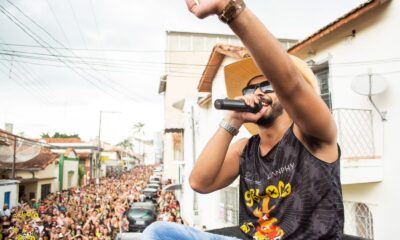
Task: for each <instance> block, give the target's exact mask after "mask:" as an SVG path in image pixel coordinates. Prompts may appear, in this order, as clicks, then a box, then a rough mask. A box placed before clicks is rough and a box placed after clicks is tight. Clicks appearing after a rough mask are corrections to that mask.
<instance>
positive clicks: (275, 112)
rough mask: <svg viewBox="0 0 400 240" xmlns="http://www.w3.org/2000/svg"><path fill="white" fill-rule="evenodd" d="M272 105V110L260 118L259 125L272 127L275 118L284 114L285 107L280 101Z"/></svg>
mask: <svg viewBox="0 0 400 240" xmlns="http://www.w3.org/2000/svg"><path fill="white" fill-rule="evenodd" d="M270 106H271V111H270V112H269V113H268V114H267V115H264V116H262V117H261V118H260V119H258V120H257V122H256V123H257V125H259V126H263V127H270V126H271V125H272V124H273V123H274V122H275V120H276V119H277V118H278V117H279V116H280V115H282V113H283V107H282V105H281V103H280V102H278V101H275V102H273V103H272V105H270Z"/></svg>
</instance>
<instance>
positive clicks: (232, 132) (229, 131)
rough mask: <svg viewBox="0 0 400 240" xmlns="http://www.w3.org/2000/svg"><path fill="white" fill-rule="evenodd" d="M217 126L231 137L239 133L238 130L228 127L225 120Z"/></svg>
mask: <svg viewBox="0 0 400 240" xmlns="http://www.w3.org/2000/svg"><path fill="white" fill-rule="evenodd" d="M219 126H220V127H221V128H223V129H225V130H226V131H227V132H228V133H230V134H231V135H232V136H236V135H237V134H238V133H239V130H238V129H236V128H234V127H233V126H232V125H230V124H229V123H228V122H226V121H225V120H222V121H221V122H220V123H219Z"/></svg>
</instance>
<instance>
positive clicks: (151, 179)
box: [149, 175, 161, 182]
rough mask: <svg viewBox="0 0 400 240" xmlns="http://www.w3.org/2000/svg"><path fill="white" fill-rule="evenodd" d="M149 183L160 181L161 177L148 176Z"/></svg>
mask: <svg viewBox="0 0 400 240" xmlns="http://www.w3.org/2000/svg"><path fill="white" fill-rule="evenodd" d="M149 181H159V182H160V181H161V177H160V176H154V175H153V176H150V178H149Z"/></svg>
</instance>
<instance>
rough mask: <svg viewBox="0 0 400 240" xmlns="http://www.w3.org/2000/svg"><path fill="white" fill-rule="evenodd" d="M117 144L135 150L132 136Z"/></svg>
mask: <svg viewBox="0 0 400 240" xmlns="http://www.w3.org/2000/svg"><path fill="white" fill-rule="evenodd" d="M117 146H118V147H121V148H123V149H125V150H131V151H132V150H133V144H132V142H131V139H130V138H126V139H124V140H122V141H121V142H119V143H117Z"/></svg>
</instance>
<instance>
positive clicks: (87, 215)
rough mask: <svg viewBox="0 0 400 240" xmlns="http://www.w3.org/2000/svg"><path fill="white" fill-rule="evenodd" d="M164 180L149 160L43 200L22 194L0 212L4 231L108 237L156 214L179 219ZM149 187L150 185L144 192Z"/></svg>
mask: <svg viewBox="0 0 400 240" xmlns="http://www.w3.org/2000/svg"><path fill="white" fill-rule="evenodd" d="M154 174H156V175H154ZM167 183H168V181H164V182H162V181H161V175H160V173H159V172H154V166H143V167H135V168H134V169H132V170H131V171H129V172H125V173H123V174H122V175H121V176H120V177H119V178H118V177H108V178H102V179H101V180H100V184H99V185H95V184H89V185H87V186H84V187H80V188H71V189H69V190H64V191H62V192H56V193H51V194H49V195H48V196H47V197H46V198H45V199H44V200H36V199H30V200H27V201H23V200H22V202H21V204H20V206H17V207H14V208H13V209H12V210H11V211H9V214H8V216H3V217H2V221H3V228H5V230H7V231H6V233H5V235H3V237H4V239H43V240H46V239H93V240H95V239H99V240H100V239H102V240H109V239H117V238H118V237H117V235H118V234H119V233H124V232H141V231H143V230H144V228H145V227H146V226H148V225H149V224H150V223H152V222H154V221H157V220H159V221H170V222H179V223H182V224H183V221H182V218H181V216H180V207H179V202H178V201H177V200H176V199H175V196H174V194H173V193H171V192H162V190H161V189H162V186H163V185H164V184H167ZM151 188H154V189H155V191H152V192H153V193H150V194H149V193H148V191H149V189H151ZM138 205H140V207H137V206H138ZM135 206H136V207H135ZM7 225H8V226H7ZM136 235H138V236H140V234H136ZM131 239H132V238H131Z"/></svg>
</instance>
